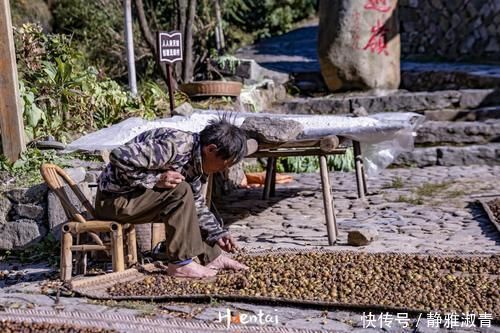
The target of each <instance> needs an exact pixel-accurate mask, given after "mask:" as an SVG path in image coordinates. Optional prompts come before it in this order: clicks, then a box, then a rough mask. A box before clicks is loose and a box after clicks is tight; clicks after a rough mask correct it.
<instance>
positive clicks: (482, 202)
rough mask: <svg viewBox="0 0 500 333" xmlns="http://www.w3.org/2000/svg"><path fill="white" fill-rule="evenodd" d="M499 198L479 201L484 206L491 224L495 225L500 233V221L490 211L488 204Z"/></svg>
mask: <svg viewBox="0 0 500 333" xmlns="http://www.w3.org/2000/svg"><path fill="white" fill-rule="evenodd" d="M498 198H500V197H499V196H494V197H490V198H488V199H479V200H478V201H479V203H480V204H481V205H482V206H483V209H484V211H485V212H486V214H487V215H488V217H489V218H490V221H491V223H493V224H494V225H495V227H496V228H497V230H498V231H499V232H500V221H498V220H497V219H496V217H495V215H494V214H493V212H492V211H491V209H490V206H489V205H488V202H490V201H493V200H495V199H498Z"/></svg>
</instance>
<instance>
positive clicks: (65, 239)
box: [61, 232, 73, 281]
mask: <svg viewBox="0 0 500 333" xmlns="http://www.w3.org/2000/svg"><path fill="white" fill-rule="evenodd" d="M72 245H73V236H72V235H71V233H70V232H63V234H62V244H61V280H63V281H69V280H71V273H72V270H73V263H72V261H73V255H72V253H71V246H72Z"/></svg>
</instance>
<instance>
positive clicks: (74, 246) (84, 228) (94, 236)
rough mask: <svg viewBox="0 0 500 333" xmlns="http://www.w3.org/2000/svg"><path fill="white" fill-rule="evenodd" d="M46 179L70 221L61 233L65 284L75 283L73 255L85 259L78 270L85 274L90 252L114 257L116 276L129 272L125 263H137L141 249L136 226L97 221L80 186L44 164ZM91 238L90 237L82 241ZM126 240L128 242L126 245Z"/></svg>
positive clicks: (56, 169) (42, 168)
mask: <svg viewBox="0 0 500 333" xmlns="http://www.w3.org/2000/svg"><path fill="white" fill-rule="evenodd" d="M40 172H41V174H42V177H43V179H44V180H45V182H46V183H47V185H48V186H49V188H50V189H51V190H52V191H54V193H55V194H56V195H57V197H58V198H59V200H60V201H61V204H62V206H63V207H64V209H65V211H66V213H67V214H68V217H70V221H69V222H67V223H65V224H63V226H62V229H61V233H62V236H61V266H60V267H61V280H63V281H69V280H71V276H72V271H73V251H74V252H77V253H79V254H80V255H81V256H82V260H81V261H80V263H79V265H78V266H77V268H78V267H79V266H80V265H81V269H80V273H83V274H85V270H86V261H87V260H86V259H87V253H88V252H90V251H106V252H107V253H108V254H111V260H112V266H113V271H114V272H121V271H123V270H125V263H127V264H128V265H129V266H130V265H133V264H135V263H136V262H137V245H136V234H135V227H134V225H130V224H125V225H124V224H121V223H118V222H116V221H102V220H96V219H94V218H93V217H94V216H95V211H94V207H93V206H92V204H91V203H90V202H89V201H88V200H87V198H86V197H85V195H84V194H83V193H82V191H81V190H80V188H79V187H78V185H77V184H76V183H75V182H74V181H73V180H72V179H71V177H69V176H68V174H67V173H66V172H65V171H64V170H63V169H61V168H60V167H58V166H57V165H54V164H43V165H42V166H41V168H40ZM65 185H67V186H69V188H70V189H71V190H72V191H73V193H74V194H75V195H76V197H77V198H78V200H80V202H81V203H82V205H83V208H85V210H86V212H87V215H90V216H91V218H90V219H86V218H85V217H84V215H85V213H84V212H80V211H78V209H77V208H76V207H75V206H74V205H73V204H72V203H71V201H70V199H69V197H68V194H67V193H66V191H65ZM101 233H108V234H109V238H110V239H111V242H103V241H102V240H101V237H100V236H99V235H100V234H101ZM84 235H87V237H80V236H84ZM84 238H85V239H89V242H85V244H80V243H81V240H83V239H84ZM124 238H125V242H124ZM125 246H126V248H127V256H126V257H125V256H124V247H125Z"/></svg>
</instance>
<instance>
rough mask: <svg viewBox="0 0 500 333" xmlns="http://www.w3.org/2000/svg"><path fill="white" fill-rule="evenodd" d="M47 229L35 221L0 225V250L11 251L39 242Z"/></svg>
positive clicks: (23, 220) (20, 221)
mask: <svg viewBox="0 0 500 333" xmlns="http://www.w3.org/2000/svg"><path fill="white" fill-rule="evenodd" d="M46 234H47V229H46V228H45V227H44V226H42V225H39V224H37V223H36V221H33V220H28V219H22V220H17V221H11V222H7V223H5V224H3V225H0V235H2V237H0V249H2V250H13V249H17V248H23V247H26V246H28V245H31V244H35V243H37V242H39V241H40V240H41V239H42V238H43V237H44V236H45V235H46Z"/></svg>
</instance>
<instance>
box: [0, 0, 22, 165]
mask: <svg viewBox="0 0 500 333" xmlns="http://www.w3.org/2000/svg"><path fill="white" fill-rule="evenodd" d="M0 55H1V57H0V133H1V137H2V148H3V154H4V155H5V156H6V157H7V158H8V159H9V160H10V161H12V162H14V161H16V160H17V159H18V158H19V156H20V154H21V152H23V151H24V150H25V149H26V144H25V142H24V127H23V117H22V111H21V103H20V100H19V99H20V96H19V83H18V81H17V66H16V54H15V48H14V36H13V31H12V21H11V17H10V5H9V0H0Z"/></svg>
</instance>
